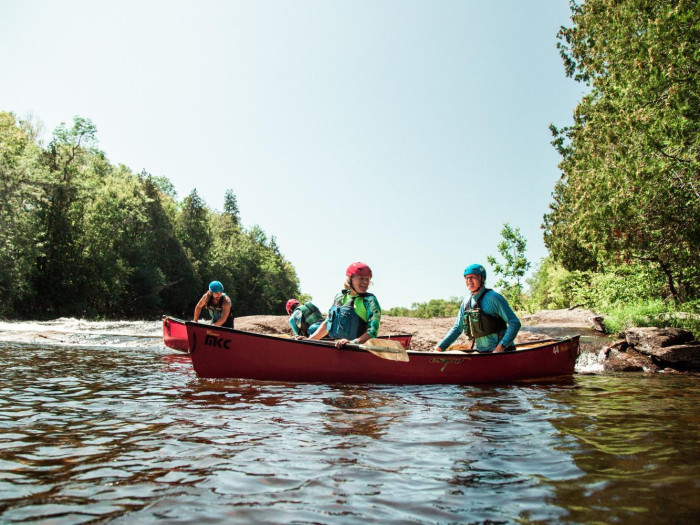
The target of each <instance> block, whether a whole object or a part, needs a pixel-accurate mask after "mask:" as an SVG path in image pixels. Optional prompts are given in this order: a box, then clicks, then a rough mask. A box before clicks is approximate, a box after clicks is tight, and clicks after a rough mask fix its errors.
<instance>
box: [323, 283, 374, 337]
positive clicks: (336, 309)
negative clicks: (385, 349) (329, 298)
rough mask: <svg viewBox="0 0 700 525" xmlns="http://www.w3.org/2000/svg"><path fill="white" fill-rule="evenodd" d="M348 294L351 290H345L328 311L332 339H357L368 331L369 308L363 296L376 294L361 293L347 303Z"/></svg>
mask: <svg viewBox="0 0 700 525" xmlns="http://www.w3.org/2000/svg"><path fill="white" fill-rule="evenodd" d="M348 294H349V290H343V292H342V295H340V296H339V297H338V298H337V299H336V300H335V302H334V303H333V306H331V309H330V311H329V312H328V320H329V325H330V328H329V329H328V334H329V335H330V337H331V338H332V339H356V338H357V337H359V336H361V335H362V334H364V333H365V332H366V331H367V308H365V302H364V300H363V297H368V296H372V297H374V295H373V294H371V293H364V294H360V295H358V296H356V297H355V298H354V299H353V300H352V301H350V302H349V303H348V304H345V303H346V301H347V297H348Z"/></svg>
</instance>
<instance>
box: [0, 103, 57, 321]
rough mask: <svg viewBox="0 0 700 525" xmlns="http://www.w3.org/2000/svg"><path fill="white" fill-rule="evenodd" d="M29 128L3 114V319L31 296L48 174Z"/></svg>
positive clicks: (0, 289) (0, 205)
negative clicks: (32, 272)
mask: <svg viewBox="0 0 700 525" xmlns="http://www.w3.org/2000/svg"><path fill="white" fill-rule="evenodd" d="M33 135H34V133H33V131H32V129H31V128H30V126H29V124H27V123H25V122H18V121H17V120H16V119H15V116H14V115H13V114H12V113H7V112H0V315H4V314H7V313H10V312H12V311H13V309H14V306H15V305H17V304H19V303H21V302H22V301H23V300H24V299H25V298H26V297H28V296H29V295H30V294H31V291H32V286H31V271H32V268H33V267H34V262H35V260H36V258H37V256H38V245H37V242H36V237H37V235H38V233H39V228H40V223H39V220H38V217H37V215H36V210H37V208H38V207H39V206H40V205H41V203H42V196H43V192H42V187H43V185H44V183H45V181H46V173H45V170H43V169H42V167H41V166H40V165H39V155H40V153H41V150H40V149H39V147H38V146H37V145H36V144H35V143H34V141H33V138H32V137H33Z"/></svg>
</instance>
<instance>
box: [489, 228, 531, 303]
mask: <svg viewBox="0 0 700 525" xmlns="http://www.w3.org/2000/svg"><path fill="white" fill-rule="evenodd" d="M526 248H527V241H526V240H525V237H523V236H522V235H521V234H520V228H515V229H513V228H512V227H511V226H510V225H509V224H508V223H506V224H504V225H503V229H502V230H501V242H500V243H498V253H499V254H500V255H501V257H502V258H503V262H499V261H498V260H497V259H496V258H495V257H493V256H491V255H489V256H488V257H487V258H486V259H487V260H488V262H489V264H490V265H491V266H492V267H493V270H494V273H495V274H496V275H498V276H500V278H499V280H498V281H497V282H496V284H495V286H496V287H497V288H499V291H500V293H501V294H502V295H503V296H504V297H505V298H506V300H507V301H508V302H509V303H510V305H511V306H512V307H513V308H514V309H522V307H523V299H522V295H523V287H522V280H523V279H524V277H525V273H526V272H527V270H528V269H529V268H530V262H529V261H528V260H527V259H526V258H525V250H526Z"/></svg>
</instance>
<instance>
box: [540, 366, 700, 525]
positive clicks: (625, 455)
mask: <svg viewBox="0 0 700 525" xmlns="http://www.w3.org/2000/svg"><path fill="white" fill-rule="evenodd" d="M577 384H578V388H576V389H575V390H572V391H563V392H558V393H556V394H555V395H554V399H555V400H556V401H557V402H558V403H562V404H567V405H569V406H571V413H570V414H569V415H568V416H567V417H565V418H557V419H554V420H553V421H552V423H553V424H554V425H555V427H556V428H557V429H558V430H559V431H560V432H561V433H562V435H563V436H566V437H567V438H568V439H565V440H562V443H561V444H560V446H559V447H560V448H564V449H566V450H568V451H569V452H570V453H571V454H572V456H573V459H574V462H575V464H576V465H577V466H578V467H579V468H580V469H581V471H582V472H584V473H585V475H583V476H581V477H580V478H578V479H577V480H576V482H575V483H571V482H569V483H566V484H559V485H558V486H557V499H558V500H559V501H564V502H568V505H567V509H568V511H569V513H568V517H567V519H570V520H572V521H577V522H589V521H591V520H593V519H596V518H595V516H596V515H599V514H600V513H604V514H605V515H606V516H607V520H608V521H610V522H626V523H628V522H631V521H642V517H643V516H645V515H654V516H660V515H661V514H659V511H661V512H662V513H663V516H664V518H663V521H664V522H668V523H682V522H690V520H689V518H691V517H697V513H698V506H697V503H696V502H695V500H696V497H695V494H696V491H697V488H698V485H700V481H699V479H700V478H698V476H697V468H698V465H697V461H698V453H700V446H699V444H698V440H697V433H696V432H697V429H698V426H699V423H700V419H699V418H698V416H697V412H696V410H695V409H694V408H693V407H692V405H691V404H689V403H688V402H687V401H688V400H689V399H697V396H698V395H699V394H700V387H698V385H696V384H695V382H693V381H688V379H686V378H673V377H664V376H648V375H642V374H640V375H632V374H627V375H620V376H616V375H608V376H594V377H586V378H585V380H584V379H583V378H581V379H580V380H579V381H577ZM581 501H587V502H590V503H589V504H588V505H585V506H582V505H580V502H581ZM671 501H673V503H672V504H671V503H670V502H671ZM662 509H663V510H662ZM692 521H695V520H694V519H693V520H692Z"/></svg>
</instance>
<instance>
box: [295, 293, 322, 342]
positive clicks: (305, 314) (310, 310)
mask: <svg viewBox="0 0 700 525" xmlns="http://www.w3.org/2000/svg"><path fill="white" fill-rule="evenodd" d="M299 311H301V321H300V322H299V330H300V331H301V333H302V334H303V335H304V336H306V337H308V336H309V327H310V326H311V325H312V324H315V323H318V322H320V321H323V314H322V313H321V310H319V309H318V307H317V306H316V305H315V304H314V303H312V302H308V303H304V304H303V305H301V306H300V307H299Z"/></svg>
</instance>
